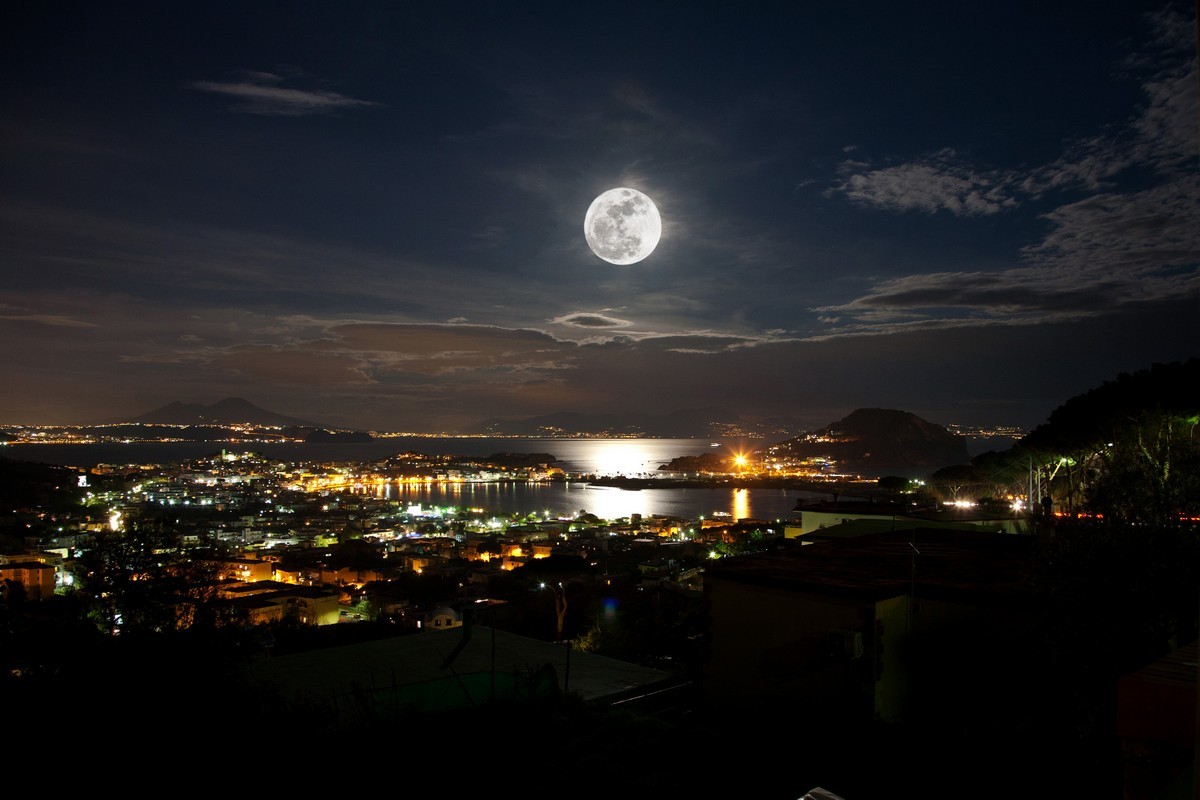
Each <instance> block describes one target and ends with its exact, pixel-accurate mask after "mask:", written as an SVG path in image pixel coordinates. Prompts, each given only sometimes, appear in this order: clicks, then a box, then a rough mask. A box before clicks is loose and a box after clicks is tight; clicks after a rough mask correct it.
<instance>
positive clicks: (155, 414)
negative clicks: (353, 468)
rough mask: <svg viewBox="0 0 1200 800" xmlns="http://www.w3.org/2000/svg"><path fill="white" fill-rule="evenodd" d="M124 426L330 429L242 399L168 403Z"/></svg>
mask: <svg viewBox="0 0 1200 800" xmlns="http://www.w3.org/2000/svg"><path fill="white" fill-rule="evenodd" d="M121 421H122V422H134V423H138V424H142V425H236V424H239V423H250V424H252V425H280V426H294V427H299V428H326V427H328V426H326V425H320V424H318V423H315V422H308V421H305V420H302V419H297V418H295V417H288V416H285V415H283V414H277V413H275V412H274V411H268V410H266V409H265V408H259V407H258V406H256V405H254V404H253V403H251V402H249V401H247V400H243V399H242V398H240V397H227V398H225V399H224V400H221V401H220V402H217V403H213V404H212V405H207V406H206V405H201V404H199V403H181V402H178V401H176V402H174V403H168V404H167V405H165V406H162V407H161V408H156V409H155V410H153V411H149V412H147V413H145V414H142V415H141V416H140V417H135V418H133V419H131V420H121Z"/></svg>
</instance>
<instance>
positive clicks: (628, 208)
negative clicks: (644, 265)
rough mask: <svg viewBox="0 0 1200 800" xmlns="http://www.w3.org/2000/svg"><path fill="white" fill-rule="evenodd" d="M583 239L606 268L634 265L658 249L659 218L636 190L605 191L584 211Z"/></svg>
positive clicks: (660, 228)
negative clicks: (609, 266) (617, 265)
mask: <svg viewBox="0 0 1200 800" xmlns="http://www.w3.org/2000/svg"><path fill="white" fill-rule="evenodd" d="M583 235H584V237H585V238H586V239H587V243H588V247H590V248H592V252H593V253H595V254H596V255H598V256H599V257H600V258H602V259H604V260H605V261H607V262H609V263H610V264H634V263H636V262H638V261H641V260H642V259H643V258H645V257H646V256H648V255H650V253H652V252H653V251H654V248H655V247H657V246H658V240H659V237H661V236H662V218H661V217H660V216H659V214H658V207H657V206H655V205H654V201H653V200H651V199H650V198H649V197H647V196H646V195H644V194H642V193H641V192H639V191H638V190H637V189H628V188H625V187H618V188H616V189H609V190H608V191H607V192H604V193H603V194H601V195H600V196H599V197H597V198H596V199H595V200H593V201H592V204H591V206H589V207H588V210H587V215H586V216H584V219H583Z"/></svg>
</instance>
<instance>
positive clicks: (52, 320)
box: [0, 314, 96, 328]
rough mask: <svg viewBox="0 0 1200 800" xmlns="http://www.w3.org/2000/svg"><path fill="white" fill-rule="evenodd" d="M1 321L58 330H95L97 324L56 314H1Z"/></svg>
mask: <svg viewBox="0 0 1200 800" xmlns="http://www.w3.org/2000/svg"><path fill="white" fill-rule="evenodd" d="M0 320H8V321H11V322H32V323H35V324H37V325H50V326H52V327H58V328H95V327H96V325H95V323H92V322H85V321H84V320H80V319H73V318H71V317H63V316H58V315H56V314H0Z"/></svg>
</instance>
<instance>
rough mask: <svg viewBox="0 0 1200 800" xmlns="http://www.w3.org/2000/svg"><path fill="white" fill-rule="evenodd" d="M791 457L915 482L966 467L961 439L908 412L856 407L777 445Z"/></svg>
mask: <svg viewBox="0 0 1200 800" xmlns="http://www.w3.org/2000/svg"><path fill="white" fill-rule="evenodd" d="M775 448H776V449H778V450H781V451H783V452H786V453H787V454H789V455H791V456H793V457H796V458H819V457H822V456H825V457H828V458H830V459H832V460H833V461H835V462H837V465H838V469H839V470H840V471H843V472H852V473H858V474H862V475H887V474H895V475H906V476H910V477H920V476H923V475H924V474H927V473H929V472H931V471H933V470H937V469H940V468H942V467H946V466H950V465H952V464H966V463H968V462H970V455H969V453H968V451H967V443H966V440H965V439H963V437H961V436H956V435H955V434H953V433H951V432H950V431H949V430H947V429H946V428H944V427H942V426H941V425H936V424H934V423H932V422H927V421H926V420H923V419H921V418H920V417H918V416H916V415H915V414H911V413H909V412H907V411H897V410H893V409H885V408H860V409H857V410H855V411H853V412H851V413H850V414H849V415H848V416H846V417H844V418H843V419H840V420H838V421H837V422H834V423H831V424H829V425H827V426H825V427H824V428H822V429H820V430H816V431H810V432H808V433H806V434H804V435H802V436H797V437H795V438H793V439H787V440H785V441H783V442H780V443H778V444H777V445H776V446H775Z"/></svg>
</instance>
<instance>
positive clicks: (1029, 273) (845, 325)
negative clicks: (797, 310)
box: [813, 15, 1200, 339]
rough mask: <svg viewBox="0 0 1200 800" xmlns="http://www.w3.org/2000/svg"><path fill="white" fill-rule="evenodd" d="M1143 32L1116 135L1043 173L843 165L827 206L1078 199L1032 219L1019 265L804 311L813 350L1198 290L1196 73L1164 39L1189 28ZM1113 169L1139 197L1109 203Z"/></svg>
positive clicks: (941, 165) (1177, 21) (912, 283)
mask: <svg viewBox="0 0 1200 800" xmlns="http://www.w3.org/2000/svg"><path fill="white" fill-rule="evenodd" d="M1155 21H1156V23H1158V24H1160V25H1161V26H1162V28H1161V31H1160V32H1162V31H1169V32H1170V34H1169V35H1162V36H1159V37H1158V38H1157V39H1156V42H1155V43H1156V46H1158V47H1159V48H1160V49H1159V50H1157V51H1154V52H1147V53H1144V54H1141V55H1140V56H1139V58H1138V59H1137V61H1136V66H1137V67H1138V68H1139V69H1140V70H1141V74H1143V75H1145V74H1146V72H1148V71H1149V72H1152V75H1151V77H1149V78H1147V79H1144V80H1143V84H1142V87H1143V90H1144V93H1145V97H1146V102H1145V103H1144V105H1143V106H1142V107H1141V108H1140V109H1139V111H1138V113H1137V114H1136V115H1135V116H1133V117H1131V119H1130V120H1129V122H1128V124H1127V125H1126V126H1124V127H1123V128H1121V129H1119V130H1114V131H1105V132H1102V133H1099V134H1097V135H1095V136H1092V137H1090V138H1086V137H1081V138H1079V139H1077V140H1076V141H1074V142H1072V143H1070V144H1069V145H1068V146H1067V147H1066V148H1065V150H1064V152H1063V154H1062V156H1060V157H1059V158H1058V159H1056V160H1054V161H1053V162H1050V163H1047V164H1044V165H1041V166H1039V167H1036V168H1034V169H1031V170H1028V171H1026V172H1024V173H1023V174H1019V173H1017V172H1015V171H1007V170H1001V169H990V170H988V169H983V168H976V167H972V166H971V165H969V164H967V163H965V162H963V161H961V160H960V159H959V158H958V157H957V156H956V155H955V154H954V153H953V152H952V151H949V150H944V151H942V152H939V153H936V154H934V155H933V156H931V157H930V158H928V159H924V160H921V161H917V162H912V163H908V164H902V165H897V166H894V167H887V168H882V169H875V168H872V167H871V166H870V165H869V164H867V163H865V162H862V161H847V162H844V164H843V166H842V172H843V177H842V179H841V180H840V182H839V183H838V184H837V185H836V186H835V187H834V188H833V189H832V190H831V192H830V194H841V195H844V196H846V197H848V198H850V199H851V200H853V201H856V202H859V203H863V204H866V205H870V206H873V207H876V208H881V209H886V210H891V211H919V212H926V213H937V212H940V211H947V212H949V213H951V214H954V215H957V216H972V215H980V214H994V213H996V212H999V211H1007V210H1009V209H1013V208H1016V207H1017V206H1018V205H1021V204H1023V203H1025V202H1027V201H1032V200H1034V199H1045V198H1047V196H1048V195H1050V194H1051V193H1052V192H1057V191H1060V190H1064V189H1073V190H1080V189H1082V190H1086V191H1088V192H1090V196H1087V197H1085V198H1084V199H1082V200H1080V199H1075V198H1078V194H1076V195H1075V198H1073V199H1072V200H1071V201H1070V202H1063V203H1061V204H1060V205H1058V206H1057V207H1053V208H1051V209H1050V210H1049V211H1048V212H1046V213H1044V214H1043V215H1042V219H1044V220H1045V221H1046V222H1047V223H1048V224H1049V229H1048V232H1047V234H1046V235H1045V236H1044V237H1043V238H1042V239H1041V240H1040V241H1037V242H1034V243H1031V244H1028V245H1026V246H1025V247H1023V248H1021V249H1020V250H1019V251H1018V252H1016V253H1014V259H1020V263H1019V266H1014V267H1013V268H1012V269H1006V270H998V271H990V272H989V271H961V272H955V271H946V272H937V273H930V274H923V275H911V276H907V277H903V278H898V279H891V280H883V281H878V282H876V283H874V285H872V286H871V287H870V289H869V290H868V291H866V292H865V293H864V294H862V295H861V296H859V297H858V298H856V299H854V300H852V301H850V302H848V303H842V304H838V305H830V306H823V307H819V308H815V309H813V310H814V311H815V312H816V313H817V314H818V315H819V321H820V322H821V323H823V324H824V325H826V326H828V328H827V329H826V330H825V331H824V332H822V333H820V334H819V335H818V336H817V337H814V338H822V339H823V338H832V337H836V336H846V335H855V336H858V335H864V334H884V333H895V332H901V331H912V330H928V329H944V328H948V327H977V326H994V325H1032V324H1045V323H1054V322H1062V321H1066V320H1075V319H1081V318H1086V317H1097V316H1102V315H1105V314H1108V313H1111V312H1114V311H1117V310H1120V309H1124V308H1128V307H1129V306H1130V305H1132V304H1137V303H1146V302H1165V301H1171V300H1173V299H1177V298H1178V297H1180V296H1183V295H1186V294H1187V293H1194V292H1196V291H1197V290H1198V289H1200V225H1197V224H1196V214H1197V209H1200V178H1198V177H1197V174H1196V164H1197V158H1196V155H1197V154H1196V149H1195V145H1196V142H1197V141H1200V123H1198V120H1200V114H1198V108H1197V100H1196V91H1195V87H1196V80H1197V72H1196V70H1197V66H1196V58H1195V55H1194V53H1191V52H1189V51H1186V49H1184V48H1182V47H1181V43H1182V42H1184V39H1185V38H1186V37H1180V36H1179V35H1178V32H1179V31H1180V30H1182V29H1188V28H1189V26H1190V25H1191V23H1189V22H1187V21H1186V20H1182V19H1181V18H1178V17H1177V15H1159V16H1158V17H1157V18H1156V19H1155ZM1131 64H1132V62H1131ZM1127 66H1130V65H1127ZM1131 68H1132V67H1131ZM1134 168H1137V169H1136V170H1135V169H1134ZM1126 171H1129V172H1131V173H1137V174H1138V175H1139V176H1140V179H1141V180H1142V181H1145V180H1147V179H1149V180H1151V181H1152V183H1153V185H1150V186H1147V185H1146V184H1145V183H1144V182H1143V183H1140V184H1137V183H1134V182H1133V181H1126V183H1127V184H1129V185H1128V187H1127V188H1126V190H1125V191H1122V190H1121V189H1122V187H1120V186H1118V185H1117V184H1118V177H1119V176H1120V177H1121V178H1122V179H1124V176H1122V173H1124V172H1126Z"/></svg>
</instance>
